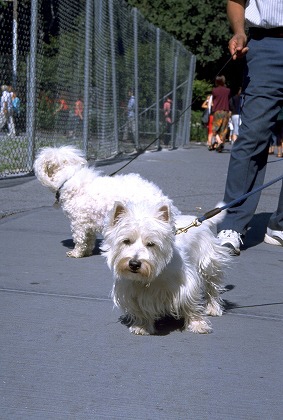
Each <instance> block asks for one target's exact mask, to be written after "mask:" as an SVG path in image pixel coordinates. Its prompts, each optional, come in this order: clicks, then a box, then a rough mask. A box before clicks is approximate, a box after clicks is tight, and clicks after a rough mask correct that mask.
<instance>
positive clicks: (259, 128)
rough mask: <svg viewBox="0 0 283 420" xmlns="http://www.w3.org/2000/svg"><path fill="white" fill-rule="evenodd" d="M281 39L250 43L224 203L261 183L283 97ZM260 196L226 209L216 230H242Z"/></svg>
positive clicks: (258, 194)
mask: <svg viewBox="0 0 283 420" xmlns="http://www.w3.org/2000/svg"><path fill="white" fill-rule="evenodd" d="M282 41H283V40H282V39H278V38H276V39H275V38H268V39H267V38H264V39H262V40H260V41H254V40H251V41H250V42H249V51H248V54H247V73H246V79H245V85H246V86H245V93H244V103H243V108H242V115H241V125H240V128H239V136H238V139H237V141H236V142H235V144H234V146H233V148H232V150H231V157H230V163H229V168H228V175H227V181H226V188H225V194H224V201H225V202H226V203H229V202H231V201H232V200H235V199H237V198H239V197H240V196H241V195H243V194H245V193H247V192H249V191H251V190H253V189H255V188H257V187H258V186H261V185H262V184H263V181H264V176H265V169H266V162H267V157H268V148H269V144H270V141H271V136H272V128H273V126H274V124H275V121H276V118H277V115H278V112H279V109H280V101H282V97H283V72H282V66H283V57H282V56H281V55H280V54H278V48H282ZM259 198H260V193H257V194H254V195H252V196H250V197H249V198H247V199H246V200H243V201H242V202H240V203H238V204H237V205H235V206H233V207H232V208H230V209H228V211H227V214H226V216H225V218H224V220H223V221H222V223H220V224H219V225H218V232H220V231H223V230H230V229H231V230H233V231H236V232H238V233H241V234H242V233H245V230H246V227H247V225H248V223H249V222H250V220H251V218H252V216H253V214H254V212H255V210H256V208H257V204H258V201H259Z"/></svg>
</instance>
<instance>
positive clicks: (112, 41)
mask: <svg viewBox="0 0 283 420" xmlns="http://www.w3.org/2000/svg"><path fill="white" fill-rule="evenodd" d="M108 7H109V20H110V45H111V73H112V95H113V114H114V115H113V118H114V121H113V123H114V142H115V148H116V151H115V152H116V153H118V151H119V144H118V141H119V136H118V108H117V84H116V83H117V82H116V54H115V37H114V19H113V1H112V0H109V1H108Z"/></svg>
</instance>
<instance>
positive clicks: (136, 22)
mask: <svg viewBox="0 0 283 420" xmlns="http://www.w3.org/2000/svg"><path fill="white" fill-rule="evenodd" d="M133 13H134V61H135V63H134V72H135V74H134V77H135V133H134V139H135V145H136V149H139V148H140V147H139V69H138V65H139V63H138V9H137V8H134V9H133Z"/></svg>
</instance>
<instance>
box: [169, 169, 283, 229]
mask: <svg viewBox="0 0 283 420" xmlns="http://www.w3.org/2000/svg"><path fill="white" fill-rule="evenodd" d="M281 179H283V175H280V176H278V177H277V178H275V179H272V180H271V181H269V182H267V183H266V184H264V185H261V186H260V187H257V188H255V189H254V190H252V191H250V192H248V193H246V194H243V195H241V196H240V197H238V198H236V199H235V200H232V201H230V203H228V204H224V205H223V206H222V207H215V208H214V209H212V210H210V211H208V212H206V213H205V214H204V215H203V216H201V217H198V218H196V219H195V220H193V222H192V223H191V224H189V225H188V226H185V227H183V228H182V227H181V228H178V229H177V230H176V235H178V234H179V233H186V232H187V231H188V230H189V229H190V228H191V227H193V226H195V227H197V226H200V225H201V224H202V222H204V221H205V220H208V219H210V218H211V217H213V216H216V215H217V214H219V213H220V212H221V211H222V210H226V209H229V208H230V207H233V206H234V205H235V204H238V203H239V202H240V201H243V200H245V199H246V198H248V197H250V196H251V195H253V194H256V193H257V192H260V191H262V190H263V189H264V188H267V187H269V186H270V185H272V184H275V182H278V181H280V180H281Z"/></svg>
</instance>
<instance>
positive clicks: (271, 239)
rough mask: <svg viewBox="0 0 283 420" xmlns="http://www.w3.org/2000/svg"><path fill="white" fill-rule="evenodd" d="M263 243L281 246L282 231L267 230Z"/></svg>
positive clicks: (282, 239) (282, 240)
mask: <svg viewBox="0 0 283 420" xmlns="http://www.w3.org/2000/svg"><path fill="white" fill-rule="evenodd" d="M264 242H266V243H267V244H271V245H279V246H283V231H282V230H272V229H269V228H267V230H266V234H265V236H264Z"/></svg>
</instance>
